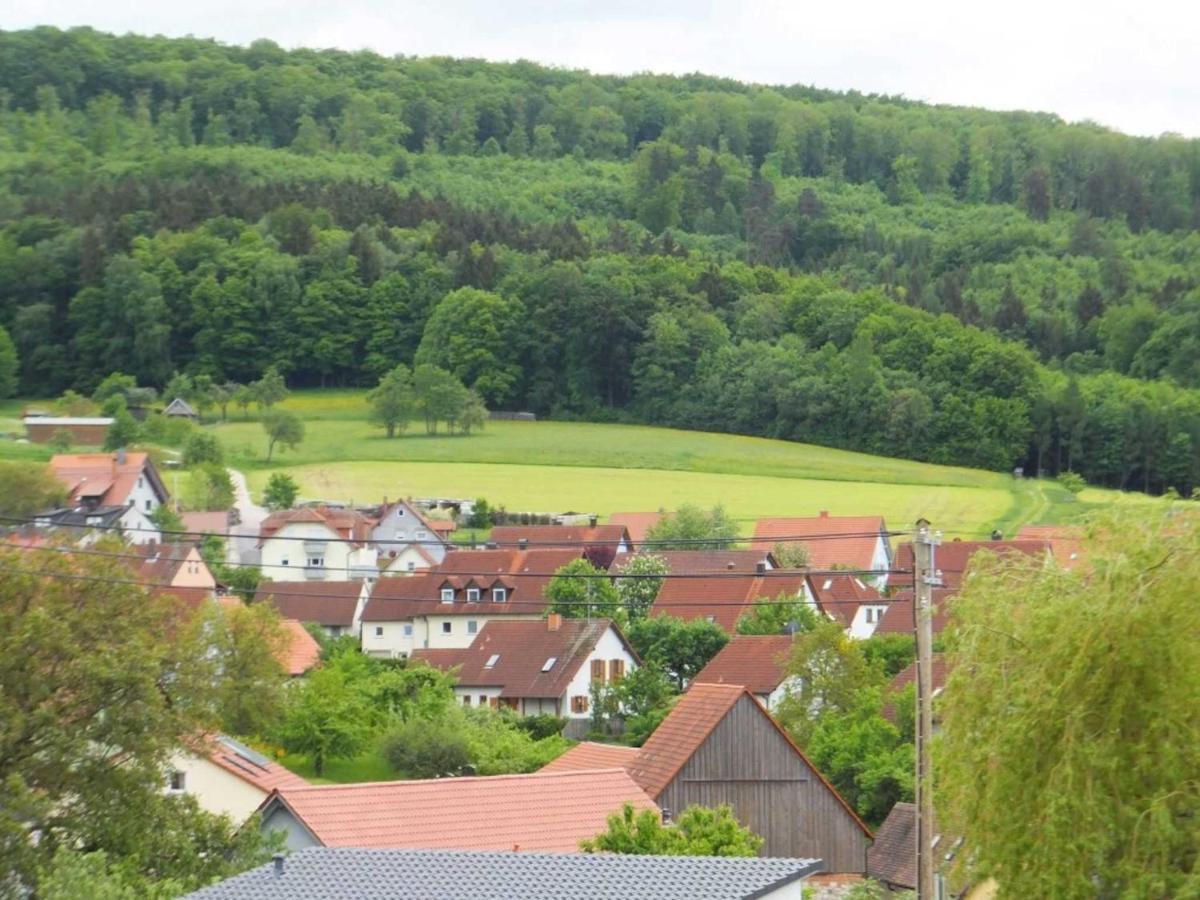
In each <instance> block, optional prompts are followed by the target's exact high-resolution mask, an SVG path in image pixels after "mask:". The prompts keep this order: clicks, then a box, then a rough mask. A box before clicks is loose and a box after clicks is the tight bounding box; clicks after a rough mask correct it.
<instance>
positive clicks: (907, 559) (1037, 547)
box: [888, 539, 1053, 592]
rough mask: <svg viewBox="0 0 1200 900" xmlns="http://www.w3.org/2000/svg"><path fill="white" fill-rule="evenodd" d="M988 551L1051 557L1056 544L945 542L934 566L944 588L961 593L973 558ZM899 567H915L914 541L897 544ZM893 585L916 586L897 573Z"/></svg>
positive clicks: (937, 550) (908, 569) (908, 577)
mask: <svg viewBox="0 0 1200 900" xmlns="http://www.w3.org/2000/svg"><path fill="white" fill-rule="evenodd" d="M981 551H987V552H989V553H994V554H996V555H998V556H1006V555H1009V554H1021V555H1024V556H1031V557H1042V558H1047V557H1051V556H1052V555H1053V548H1052V544H1051V543H1050V541H1048V540H1041V539H1039V540H1018V541H962V540H957V539H956V540H953V541H943V542H942V543H940V544H938V545H937V546H936V547H934V548H933V567H934V569H935V570H937V572H938V573H939V574H940V575H941V579H942V587H944V588H947V589H949V590H952V591H955V592H957V591H958V590H960V589H961V588H962V585H963V579H964V578H966V576H967V571H968V570H969V569H970V566H971V560H972V559H973V558H974V557H975V554H976V553H979V552H981ZM895 568H896V569H897V570H904V571H906V572H911V571H912V569H913V547H912V544H911V543H904V544H900V545H899V546H897V547H896V559H895ZM888 586H889V587H898V588H901V589H904V588H909V589H911V588H912V575H908V574H896V575H891V576H889V580H888Z"/></svg>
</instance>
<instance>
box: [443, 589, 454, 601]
mask: <svg viewBox="0 0 1200 900" xmlns="http://www.w3.org/2000/svg"><path fill="white" fill-rule="evenodd" d="M442 602H443V603H453V602H454V588H449V587H444V588H442Z"/></svg>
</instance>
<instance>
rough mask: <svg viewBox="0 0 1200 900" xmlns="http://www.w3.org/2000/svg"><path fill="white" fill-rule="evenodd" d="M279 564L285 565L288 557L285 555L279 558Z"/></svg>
mask: <svg viewBox="0 0 1200 900" xmlns="http://www.w3.org/2000/svg"><path fill="white" fill-rule="evenodd" d="M279 564H280V565H281V566H286V565H287V564H288V558H287V557H286V556H285V557H284V558H283V559H281V560H280V561H279Z"/></svg>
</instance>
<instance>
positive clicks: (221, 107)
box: [0, 28, 1200, 494]
mask: <svg viewBox="0 0 1200 900" xmlns="http://www.w3.org/2000/svg"><path fill="white" fill-rule="evenodd" d="M0 86H2V91H3V93H2V94H0V327H2V328H3V329H4V330H5V331H6V332H7V334H8V335H9V336H10V337H11V340H12V343H13V344H14V345H15V348H16V355H17V358H18V360H19V363H18V365H19V380H18V385H17V387H18V389H19V390H20V391H21V392H22V393H23V394H26V395H30V396H46V395H49V394H52V393H56V392H59V391H61V390H63V389H65V388H68V387H73V388H76V389H81V390H89V389H91V388H92V387H94V385H95V383H96V382H98V381H99V380H100V379H101V378H103V377H104V376H105V375H106V374H108V373H109V372H111V371H114V370H120V371H123V372H126V373H129V374H133V375H135V376H136V377H137V378H138V379H139V380H140V381H141V382H142V383H146V384H153V385H160V386H161V385H162V384H164V383H165V382H166V380H167V379H168V378H170V376H171V374H172V373H173V372H174V371H177V370H178V371H183V372H188V373H191V374H200V373H204V374H208V375H210V376H212V377H214V378H217V379H231V380H238V381H248V380H252V379H254V378H257V377H258V376H260V375H261V374H262V372H263V371H264V370H265V369H266V368H268V367H269V366H275V367H277V368H278V369H279V370H280V371H282V372H284V373H285V374H286V375H287V377H288V379H289V381H290V382H291V383H293V384H295V385H318V384H324V385H332V384H362V385H373V384H374V383H375V382H376V380H377V379H378V378H379V376H380V375H381V374H382V373H384V372H386V371H387V370H389V369H390V368H391V367H392V366H394V365H395V364H396V363H398V362H403V363H406V364H409V365H411V364H413V363H414V362H416V363H421V362H431V363H435V364H438V365H441V366H443V367H445V368H447V369H450V370H451V371H453V372H454V373H455V374H457V375H458V376H460V377H461V378H462V379H463V380H464V382H466V383H467V384H469V385H471V386H473V387H474V388H475V389H476V390H477V391H478V392H479V393H480V395H481V396H482V397H483V398H484V400H485V401H486V402H487V403H488V405H489V406H490V407H492V408H497V409H501V408H510V409H512V408H520V409H531V410H534V411H536V412H538V413H540V414H543V415H553V416H558V417H574V418H587V419H609V420H630V421H646V422H654V423H659V424H670V425H678V426H684V427H689V428H703V429H710V430H720V431H732V432H740V433H747V434H762V435H768V436H773V437H781V438H787V439H793V440H803V441H811V442H816V443H822V444H830V445H835V446H840V447H848V448H853V449H859V450H864V451H868V452H872V453H883V454H890V455H896V456H906V457H911V458H914V459H923V460H932V461H937V462H947V463H959V464H964V465H972V466H984V467H988V468H993V469H1007V468H1009V467H1011V466H1014V465H1024V466H1026V467H1027V469H1029V470H1036V469H1040V470H1044V471H1046V472H1048V473H1056V472H1061V471H1066V470H1071V471H1074V472H1077V473H1079V474H1081V475H1083V476H1084V477H1086V478H1087V479H1088V480H1089V481H1091V482H1093V483H1097V484H1104V485H1112V486H1119V487H1129V488H1138V489H1143V490H1150V491H1161V490H1165V489H1167V488H1174V489H1176V490H1178V491H1180V492H1182V493H1185V494H1186V493H1190V492H1191V491H1192V490H1193V488H1195V487H1196V486H1197V485H1200V231H1198V230H1197V229H1198V228H1200V142H1197V141H1191V140H1185V139H1182V138H1179V137H1176V136H1171V135H1165V136H1163V137H1160V138H1157V139H1143V138H1132V137H1127V136H1124V135H1121V134H1117V133H1114V132H1111V131H1108V130H1105V129H1102V128H1100V127H1098V126H1095V125H1090V124H1075V125H1073V124H1066V123H1064V122H1062V121H1061V120H1059V119H1057V118H1056V117H1054V116H1050V115H1044V114H1027V113H1004V114H1001V113H992V112H986V111H983V110H976V109H964V108H951V107H935V106H928V105H923V104H918V103H913V102H909V101H905V100H902V99H898V98H888V97H876V96H864V95H860V94H854V93H833V92H828V91H822V90H817V89H813V88H806V87H777V88H770V87H763V86H754V85H745V84H739V83H736V82H732V81H728V80H723V79H717V78H707V77H703V76H689V77H661V76H652V75H638V76H632V77H604V76H595V75H590V74H588V73H584V72H577V71H567V70H561V69H550V68H544V67H540V66H537V65H534V64H531V63H524V62H522V63H516V64H503V65H502V64H492V63H486V62H481V61H475V60H449V59H415V58H402V57H401V58H392V59H388V58H384V57H381V56H378V55H375V54H371V53H365V52H362V53H344V52H337V51H309V50H298V51H284V50H282V49H280V48H279V47H277V46H275V45H274V44H272V43H270V42H267V41H259V42H256V43H254V44H252V45H251V46H249V47H229V46H223V45H220V44H217V43H214V42H211V41H204V40H197V39H180V40H173V39H166V38H144V37H137V36H124V37H113V36H108V35H103V34H99V33H97V32H94V31H91V30H88V29H79V30H72V31H67V32H63V31H58V30H55V29H50V28H39V29H35V30H32V31H25V32H8V33H4V32H0ZM2 337H3V334H0V338H2ZM4 343H7V342H4Z"/></svg>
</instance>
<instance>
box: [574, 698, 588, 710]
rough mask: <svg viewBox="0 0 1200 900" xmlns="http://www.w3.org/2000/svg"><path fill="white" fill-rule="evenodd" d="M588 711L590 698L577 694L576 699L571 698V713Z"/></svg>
mask: <svg viewBox="0 0 1200 900" xmlns="http://www.w3.org/2000/svg"><path fill="white" fill-rule="evenodd" d="M587 711H588V698H587V697H585V696H583V695H581V694H576V695H575V696H574V697H572V698H571V712H573V713H586V712H587Z"/></svg>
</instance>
